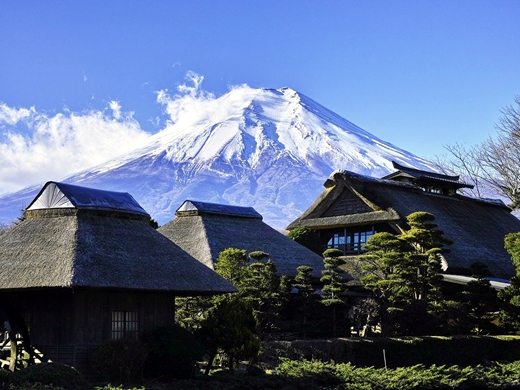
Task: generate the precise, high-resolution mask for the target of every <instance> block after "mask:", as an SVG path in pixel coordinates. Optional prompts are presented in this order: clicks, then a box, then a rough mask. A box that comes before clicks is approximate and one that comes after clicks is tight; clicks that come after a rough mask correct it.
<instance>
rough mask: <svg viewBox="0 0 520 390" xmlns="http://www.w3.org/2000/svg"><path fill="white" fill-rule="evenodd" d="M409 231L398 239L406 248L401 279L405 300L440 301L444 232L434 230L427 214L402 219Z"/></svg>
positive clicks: (433, 220)
mask: <svg viewBox="0 0 520 390" xmlns="http://www.w3.org/2000/svg"><path fill="white" fill-rule="evenodd" d="M406 220H407V222H408V225H409V226H410V229H409V230H407V231H405V232H403V233H401V234H400V235H399V236H398V237H399V239H401V240H403V241H405V242H406V243H408V244H409V246H410V250H408V251H406V252H405V256H404V259H403V260H404V262H403V267H402V271H401V277H402V278H403V280H404V282H405V284H406V288H407V290H408V291H407V292H408V299H409V300H410V301H411V300H419V301H425V302H434V301H437V300H439V299H440V284H441V281H442V277H441V275H440V274H439V273H440V271H441V259H442V254H443V253H445V252H446V250H445V249H444V245H448V244H451V241H449V240H447V239H445V238H444V232H443V231H441V230H439V229H437V224H436V223H435V217H434V216H433V214H431V213H427V212H424V211H418V212H415V213H412V214H410V215H408V216H407V217H406Z"/></svg>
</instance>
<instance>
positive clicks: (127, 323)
mask: <svg viewBox="0 0 520 390" xmlns="http://www.w3.org/2000/svg"><path fill="white" fill-rule="evenodd" d="M138 336H139V316H138V313H137V312H136V311H113V312H112V340H117V339H136V338H137V337H138Z"/></svg>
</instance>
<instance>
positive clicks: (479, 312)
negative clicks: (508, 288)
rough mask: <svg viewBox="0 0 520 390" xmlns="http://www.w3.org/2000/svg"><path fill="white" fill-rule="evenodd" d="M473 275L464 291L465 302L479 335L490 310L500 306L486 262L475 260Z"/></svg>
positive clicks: (472, 267) (472, 266) (471, 321)
mask: <svg viewBox="0 0 520 390" xmlns="http://www.w3.org/2000/svg"><path fill="white" fill-rule="evenodd" d="M470 269H471V274H472V275H471V276H472V277H473V278H474V280H472V281H470V282H469V283H468V284H467V285H466V288H465V291H463V302H464V305H465V307H466V310H467V312H468V316H469V320H470V323H471V324H472V325H473V326H474V331H475V333H476V334H477V335H479V334H480V333H481V331H482V327H483V324H484V319H485V317H486V316H487V315H488V313H489V312H491V311H495V310H496V308H497V307H498V298H497V293H496V291H495V290H494V289H493V288H492V287H491V283H490V281H489V280H487V279H485V278H484V277H485V276H488V275H489V270H488V268H487V266H486V265H485V264H484V263H481V262H475V263H473V264H472V265H471V267H470Z"/></svg>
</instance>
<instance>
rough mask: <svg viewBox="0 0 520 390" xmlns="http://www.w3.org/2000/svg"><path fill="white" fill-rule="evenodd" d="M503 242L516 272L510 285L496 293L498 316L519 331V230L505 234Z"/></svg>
mask: <svg viewBox="0 0 520 390" xmlns="http://www.w3.org/2000/svg"><path fill="white" fill-rule="evenodd" d="M504 243H505V245H504V246H505V248H506V250H507V252H508V253H509V254H510V255H511V260H512V261H513V264H514V266H515V268H516V274H515V275H514V276H513V277H512V278H511V280H510V283H511V285H510V286H508V287H506V288H505V289H503V290H502V291H500V292H499V293H498V297H499V298H500V300H501V302H502V307H501V310H500V318H501V320H502V322H503V323H504V324H505V325H507V326H510V327H511V328H513V329H514V330H515V331H516V332H517V333H520V232H519V233H510V234H507V235H506V237H505V239H504Z"/></svg>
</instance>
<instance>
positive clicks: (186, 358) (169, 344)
mask: <svg viewBox="0 0 520 390" xmlns="http://www.w3.org/2000/svg"><path fill="white" fill-rule="evenodd" d="M144 340H145V341H146V343H147V344H148V346H149V348H150V354H149V356H148V358H147V359H146V362H145V368H144V373H145V376H146V377H162V378H164V379H172V378H177V379H188V378H192V377H193V376H194V375H195V363H196V361H197V360H198V359H201V358H202V357H203V355H204V349H203V347H202V346H201V345H200V343H199V342H198V341H197V340H196V339H195V337H194V336H193V335H192V334H191V333H190V332H189V331H188V330H186V329H184V328H182V327H181V326H179V325H173V326H168V327H162V328H158V329H156V330H154V331H152V332H150V333H149V334H147V335H145V336H144Z"/></svg>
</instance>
